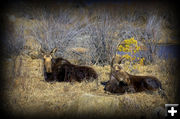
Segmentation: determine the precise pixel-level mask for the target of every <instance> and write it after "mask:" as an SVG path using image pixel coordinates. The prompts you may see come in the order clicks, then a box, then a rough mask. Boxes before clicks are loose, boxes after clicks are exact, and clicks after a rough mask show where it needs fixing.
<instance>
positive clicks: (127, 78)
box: [102, 57, 165, 96]
mask: <svg viewBox="0 0 180 119" xmlns="http://www.w3.org/2000/svg"><path fill="white" fill-rule="evenodd" d="M114 59H115V57H113V58H112V61H111V72H110V77H109V78H110V80H109V81H107V82H102V84H103V85H105V88H104V90H105V91H108V92H111V93H125V92H133V93H134V92H142V91H155V90H159V93H160V94H161V95H162V96H165V93H164V91H163V89H162V85H161V82H160V81H159V80H158V79H157V78H156V77H153V76H136V75H131V74H129V73H127V72H126V71H124V70H123V69H122V67H121V66H120V64H121V62H122V59H123V58H121V59H120V61H119V62H118V64H116V65H114Z"/></svg>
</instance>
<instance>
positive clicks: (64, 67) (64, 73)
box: [41, 48, 98, 82]
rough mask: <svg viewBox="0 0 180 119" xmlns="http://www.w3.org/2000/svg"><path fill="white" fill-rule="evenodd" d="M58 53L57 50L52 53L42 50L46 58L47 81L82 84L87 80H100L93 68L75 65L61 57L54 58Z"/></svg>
mask: <svg viewBox="0 0 180 119" xmlns="http://www.w3.org/2000/svg"><path fill="white" fill-rule="evenodd" d="M56 51H57V48H54V49H53V50H52V51H51V52H50V53H45V52H44V50H42V49H41V53H42V55H43V56H44V77H45V80H46V81H48V82H49V81H59V82H61V81H65V82H72V81H78V82H81V81H83V80H85V79H86V80H88V81H90V80H94V79H97V78H98V75H97V73H96V71H95V70H94V69H93V68H91V67H88V66H80V65H74V64H72V63H70V62H69V61H68V60H66V59H63V58H61V57H58V58H56V57H54V53H55V52H56Z"/></svg>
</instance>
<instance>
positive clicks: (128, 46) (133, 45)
mask: <svg viewBox="0 0 180 119" xmlns="http://www.w3.org/2000/svg"><path fill="white" fill-rule="evenodd" d="M118 51H120V52H126V54H124V55H122V57H124V58H125V59H127V60H130V61H131V63H130V65H135V63H134V61H135V60H137V61H138V62H137V63H138V64H140V65H144V60H145V59H144V57H142V58H139V57H136V56H135V54H136V53H137V52H139V51H140V46H138V41H137V40H135V39H134V37H132V38H129V39H125V40H124V41H123V43H122V44H120V45H119V47H118ZM128 53H130V55H129V54H128ZM132 68H133V69H136V67H135V66H132Z"/></svg>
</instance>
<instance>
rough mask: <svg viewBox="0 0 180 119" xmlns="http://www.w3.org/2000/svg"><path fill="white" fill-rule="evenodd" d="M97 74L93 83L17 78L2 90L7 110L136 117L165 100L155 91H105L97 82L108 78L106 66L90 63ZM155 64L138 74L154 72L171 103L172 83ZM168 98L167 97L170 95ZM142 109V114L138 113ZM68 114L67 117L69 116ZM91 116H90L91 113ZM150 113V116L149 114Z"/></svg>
mask: <svg viewBox="0 0 180 119" xmlns="http://www.w3.org/2000/svg"><path fill="white" fill-rule="evenodd" d="M92 67H93V68H94V69H95V70H96V71H97V73H98V74H99V79H98V83H97V82H96V81H93V82H85V81H84V82H82V83H78V82H73V83H67V82H61V83H60V82H53V83H48V82H45V81H44V79H43V78H42V77H40V78H25V77H17V78H16V79H14V81H13V82H12V81H11V83H10V82H9V83H8V88H7V90H6V91H5V94H6V95H5V99H6V104H5V106H7V107H8V108H7V109H9V110H8V111H10V112H12V114H15V115H17V114H19V115H22V114H24V115H35V114H41V115H43V116H45V115H46V116H51V114H52V115H53V116H54V115H56V116H58V115H61V116H62V115H63V116H68V114H70V113H71V114H72V115H73V116H75V117H78V116H80V115H81V114H87V115H88V114H92V113H93V115H94V116H97V115H107V114H108V115H109V114H110V115H113V116H128V115H129V114H134V115H136V116H142V114H143V115H148V114H154V111H155V109H156V108H158V107H164V104H165V103H167V100H165V99H164V98H161V97H160V96H159V95H158V94H157V92H155V93H153V94H148V93H146V92H142V93H135V94H124V95H116V94H109V93H105V92H104V90H103V88H104V87H103V86H102V85H100V82H101V81H107V80H108V79H109V72H110V66H105V67H101V66H92ZM158 70H159V67H158V65H149V66H139V71H140V73H139V75H154V76H156V77H158V78H159V79H160V81H161V82H162V85H163V87H164V89H165V92H166V93H167V95H168V100H169V101H170V102H173V99H174V95H175V94H174V93H172V91H173V84H172V83H170V81H169V79H168V78H167V77H165V76H166V75H163V74H162V73H160V72H158ZM170 97H171V98H170ZM140 112H143V113H140ZM72 115H71V116H72ZM93 115H91V116H93ZM151 116H152V115H151Z"/></svg>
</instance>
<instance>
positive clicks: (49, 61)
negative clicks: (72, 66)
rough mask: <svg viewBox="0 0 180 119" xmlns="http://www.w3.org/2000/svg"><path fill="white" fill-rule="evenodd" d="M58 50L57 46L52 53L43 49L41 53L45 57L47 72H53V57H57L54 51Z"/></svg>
mask: <svg viewBox="0 0 180 119" xmlns="http://www.w3.org/2000/svg"><path fill="white" fill-rule="evenodd" d="M56 51H57V48H54V49H53V50H52V51H51V52H50V53H48V52H45V51H44V50H43V49H41V53H42V55H43V59H44V67H45V71H46V72H47V73H52V64H53V63H52V62H53V61H52V60H53V58H55V56H54V53H55V52H56Z"/></svg>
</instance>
